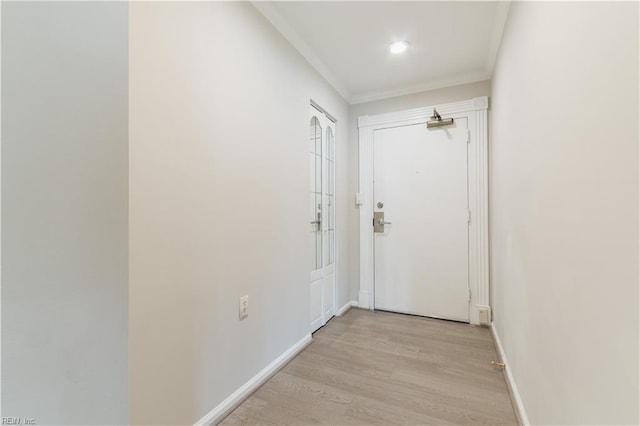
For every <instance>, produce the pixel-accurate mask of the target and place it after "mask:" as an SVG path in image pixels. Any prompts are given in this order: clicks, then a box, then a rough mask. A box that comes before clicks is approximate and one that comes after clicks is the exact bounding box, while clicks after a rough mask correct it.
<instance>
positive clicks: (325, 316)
mask: <svg viewBox="0 0 640 426" xmlns="http://www.w3.org/2000/svg"><path fill="white" fill-rule="evenodd" d="M309 105H310V114H311V116H314V115H315V116H319V115H324V116H325V118H326V119H327V120H328V121H329V122H331V124H332V126H333V162H334V176H333V179H334V188H333V191H334V192H333V202H334V207H333V208H334V240H333V272H332V274H333V279H332V282H331V286H332V288H333V308H332V309H331V310H330V311H325V310H324V303H322V305H323V306H322V313H321V321H322V322H321V324H322V325H321V327H322V326H324V325H325V324H326V323H327V322H328V321H329V320H330V319H331V318H332V317H334V316H335V315H336V313H337V311H338V289H337V281H338V209H337V204H338V191H339V190H338V184H337V180H338V167H337V164H338V138H337V135H338V129H337V125H338V120H337V119H336V118H335V117H334V116H333V115H331V114H330V113H329V112H327V110H325V109H324V108H323V107H322V106H320V105H319V104H318V103H317V102H315V101H314V100H313V99H310V102H309ZM322 146H323V149H324V148H325V147H326V146H327V140H326V127H323V128H322ZM324 155H325V153H324V151H323V161H322V179H323V185H322V188H323V190H322V192H323V197H322V204H323V206H322V212H323V213H322V214H323V216H322V227H323V229H324V226H325V224H326V223H327V220H328V218H327V217H325V216H324V215H325V214H327V213H328V209H327V208H326V202H327V200H326V197H325V196H324V192H325V190H326V189H325V181H324V179H325V177H326V176H327V170H326V161H324ZM323 235H324V233H323ZM324 242H325V241H324V238H323V244H322V263H323V266H322V270H324V269H326V268H327V266H325V265H324V262H325V256H327V254H328V250H327V248H328V247H326V245H325V244H324ZM321 297H322V298H324V289H323V292H322V296H321ZM316 330H317V328H316ZM313 331H315V330H312V332H313Z"/></svg>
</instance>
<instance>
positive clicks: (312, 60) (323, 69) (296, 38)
mask: <svg viewBox="0 0 640 426" xmlns="http://www.w3.org/2000/svg"><path fill="white" fill-rule="evenodd" d="M251 4H252V5H253V7H255V8H256V10H257V11H258V12H260V13H261V14H262V16H264V17H265V18H266V19H267V21H269V22H270V23H271V25H273V26H274V27H275V29H276V30H278V32H280V34H282V35H283V36H284V38H285V39H286V40H287V41H288V42H289V43H291V44H292V45H293V47H294V48H295V49H296V50H297V51H298V52H299V53H300V54H301V55H302V57H303V58H305V59H306V60H307V62H309V64H311V66H312V67H313V68H314V69H315V70H316V71H317V72H318V73H319V74H320V75H321V76H322V77H323V78H324V79H325V80H327V82H329V84H330V85H331V86H333V88H334V89H336V92H338V93H339V94H340V96H342V97H343V98H344V100H345V101H346V102H347V103H351V102H350V101H351V93H350V92H349V90H347V88H346V87H345V86H344V84H342V82H341V81H340V80H339V79H338V78H337V77H336V76H335V75H334V74H333V72H332V71H331V69H330V68H329V67H328V66H327V65H326V64H325V63H324V62H323V61H322V60H321V59H320V58H319V57H318V55H316V54H315V52H314V51H313V49H311V47H309V45H308V44H307V43H305V41H304V40H303V39H302V37H300V35H299V34H298V32H297V31H296V30H294V29H293V28H292V27H291V25H289V24H288V23H287V21H286V20H285V19H284V18H283V17H282V15H281V14H280V12H278V10H277V9H276V7H275V6H274V5H273V3H272V2H270V1H252V2H251Z"/></svg>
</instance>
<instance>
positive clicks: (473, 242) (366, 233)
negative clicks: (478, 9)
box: [356, 96, 491, 325]
mask: <svg viewBox="0 0 640 426" xmlns="http://www.w3.org/2000/svg"><path fill="white" fill-rule="evenodd" d="M434 108H436V109H437V110H438V112H439V113H440V114H441V115H442V116H446V117H447V118H448V117H453V118H454V119H455V118H467V125H468V129H469V151H468V152H469V156H468V167H469V169H468V170H469V172H468V173H469V174H468V176H469V180H468V185H469V210H470V211H471V221H470V223H469V289H470V291H471V301H470V304H469V321H470V323H471V324H475V325H480V324H481V322H480V312H481V311H487V313H488V314H487V324H486V325H489V323H490V322H491V305H490V299H489V240H488V230H489V217H488V203H489V201H488V128H487V127H488V123H487V112H488V108H489V98H488V97H487V96H481V97H477V98H473V99H469V100H466V101H460V102H452V103H447V104H441V105H434V106H428V107H421V108H413V109H409V110H404V111H398V112H391V113H384V114H377V115H365V116H360V117H358V131H359V144H358V154H359V155H358V157H359V160H358V161H359V176H358V194H357V197H356V199H357V200H359V201H360V202H359V209H360V214H359V216H360V225H359V229H360V291H359V293H358V306H359V307H360V308H364V309H373V308H374V301H373V297H374V290H373V288H374V287H373V284H374V270H375V265H374V251H373V244H374V240H373V228H372V226H371V221H372V218H373V202H374V200H373V134H374V131H375V130H380V129H385V128H389V127H398V126H408V125H415V124H421V123H426V122H427V121H428V120H429V118H430V117H431V115H432V113H433V109H434Z"/></svg>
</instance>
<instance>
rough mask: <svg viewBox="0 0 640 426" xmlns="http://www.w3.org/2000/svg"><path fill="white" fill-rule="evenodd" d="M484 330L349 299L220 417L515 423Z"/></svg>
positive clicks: (286, 421) (234, 420)
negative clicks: (348, 305) (350, 303)
mask: <svg viewBox="0 0 640 426" xmlns="http://www.w3.org/2000/svg"><path fill="white" fill-rule="evenodd" d="M497 359H498V356H497V354H496V350H495V347H494V345H493V341H492V340H491V336H490V333H489V330H488V329H486V328H481V327H473V326H470V325H466V324H460V323H454V322H449V321H442V320H435V319H429V318H421V317H415V316H408V315H401V314H393V313H388V312H380V311H376V312H371V311H365V310H360V309H351V310H350V311H349V312H347V313H346V314H345V315H344V316H342V317H337V318H334V319H333V320H331V321H330V322H329V323H328V324H327V325H326V326H325V327H324V328H322V329H320V330H319V331H318V332H317V333H316V334H314V336H313V342H312V343H311V344H310V345H309V346H308V347H307V348H306V349H305V350H304V351H302V352H301V353H300V354H298V356H296V357H295V358H294V359H293V360H291V362H289V364H287V365H286V366H285V367H284V368H283V369H282V370H280V371H279V372H278V373H277V374H276V375H274V376H273V377H272V378H271V379H270V380H269V381H268V382H267V383H265V384H264V385H263V386H262V387H261V388H260V389H258V390H257V391H256V392H255V393H254V394H253V395H251V396H250V397H249V398H248V399H247V400H246V401H244V402H243V403H242V404H241V405H240V406H239V407H238V408H236V410H235V411H233V412H232V413H231V414H230V415H229V416H227V418H226V419H224V420H223V422H222V424H223V425H237V424H243V425H244V424H246V425H253V424H255V425H257V424H265V425H274V424H277V425H319V424H335V425H377V424H384V425H391V424H396V425H476V424H478V425H489V424H491V425H498V424H500V425H517V421H516V417H515V414H514V411H513V407H512V405H511V400H510V398H509V393H508V390H507V387H506V384H505V381H504V377H503V374H502V371H501V370H499V369H497V368H495V367H493V366H492V365H491V361H492V360H497Z"/></svg>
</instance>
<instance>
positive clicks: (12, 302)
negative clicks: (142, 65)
mask: <svg viewBox="0 0 640 426" xmlns="http://www.w3.org/2000/svg"><path fill="white" fill-rule="evenodd" d="M127 14H128V8H127V5H126V4H122V3H91V2H85V3H46V2H44V3H31V2H15V3H14V2H3V3H2V415H3V416H20V417H23V416H24V417H28V418H33V419H34V420H35V421H36V422H37V423H38V424H124V423H127V412H128V408H127V406H128V392H127V387H128V382H127V257H128V252H127V243H128V242H127V240H128V237H127V216H128V212H127V194H128V188H127V185H128V182H127V161H128V149H127V113H128V110H127V103H128V97H127V78H128V77H127V74H128V57H127V55H128V41H127V33H128V29H127V22H128V18H127Z"/></svg>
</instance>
